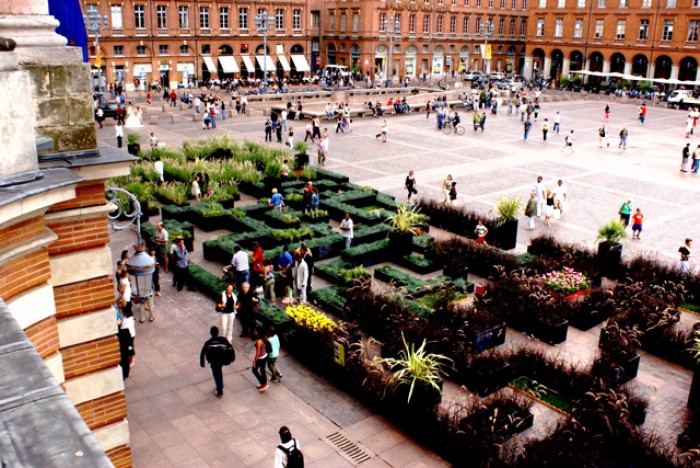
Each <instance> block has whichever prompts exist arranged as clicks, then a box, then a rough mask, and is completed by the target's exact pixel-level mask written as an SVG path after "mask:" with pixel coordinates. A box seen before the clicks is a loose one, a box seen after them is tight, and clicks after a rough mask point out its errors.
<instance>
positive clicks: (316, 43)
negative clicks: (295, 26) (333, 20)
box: [311, 37, 321, 52]
mask: <svg viewBox="0 0 700 468" xmlns="http://www.w3.org/2000/svg"><path fill="white" fill-rule="evenodd" d="M319 50H321V41H320V40H319V38H317V37H312V38H311V52H318V51H319Z"/></svg>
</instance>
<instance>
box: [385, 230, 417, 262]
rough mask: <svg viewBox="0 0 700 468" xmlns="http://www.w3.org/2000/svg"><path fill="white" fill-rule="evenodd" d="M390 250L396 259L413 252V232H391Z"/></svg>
mask: <svg viewBox="0 0 700 468" xmlns="http://www.w3.org/2000/svg"><path fill="white" fill-rule="evenodd" d="M389 250H391V256H392V258H395V259H401V258H402V257H405V256H406V255H409V254H410V253H411V252H413V233H412V232H398V231H390V232H389Z"/></svg>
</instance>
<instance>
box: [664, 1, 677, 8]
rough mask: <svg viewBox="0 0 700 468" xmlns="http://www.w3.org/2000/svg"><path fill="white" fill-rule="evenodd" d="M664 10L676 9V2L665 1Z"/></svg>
mask: <svg viewBox="0 0 700 468" xmlns="http://www.w3.org/2000/svg"><path fill="white" fill-rule="evenodd" d="M666 8H676V0H666Z"/></svg>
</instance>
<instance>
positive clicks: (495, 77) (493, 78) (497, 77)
mask: <svg viewBox="0 0 700 468" xmlns="http://www.w3.org/2000/svg"><path fill="white" fill-rule="evenodd" d="M502 79H503V74H502V73H499V72H491V73H489V80H491V81H497V80H502Z"/></svg>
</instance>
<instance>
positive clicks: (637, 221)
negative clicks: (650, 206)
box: [632, 213, 644, 226]
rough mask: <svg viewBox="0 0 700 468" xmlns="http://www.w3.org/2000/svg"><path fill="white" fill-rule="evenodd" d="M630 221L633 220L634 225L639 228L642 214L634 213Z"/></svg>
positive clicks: (642, 217)
mask: <svg viewBox="0 0 700 468" xmlns="http://www.w3.org/2000/svg"><path fill="white" fill-rule="evenodd" d="M632 219H633V220H634V224H639V225H640V226H641V225H642V219H644V215H643V214H642V213H635V214H633V215H632Z"/></svg>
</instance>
